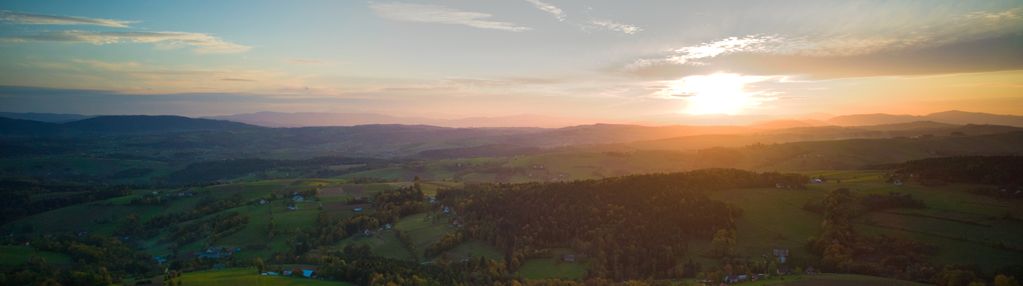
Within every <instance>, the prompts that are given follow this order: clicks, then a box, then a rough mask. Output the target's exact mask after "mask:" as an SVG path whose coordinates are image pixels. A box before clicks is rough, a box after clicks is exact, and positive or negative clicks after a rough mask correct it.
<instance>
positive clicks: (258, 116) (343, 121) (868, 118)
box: [0, 110, 1023, 129]
mask: <svg viewBox="0 0 1023 286" xmlns="http://www.w3.org/2000/svg"><path fill="white" fill-rule="evenodd" d="M0 117H6V118H11V119H23V120H33V121H41V122H49V123H67V122H72V121H78V120H82V119H88V118H92V117H108V116H90V115H80V114H57V113H15V112H0ZM202 119H213V120H221V121H223V120H226V121H233V122H240V123H245V124H249V125H257V126H263V127H310V126H356V125H370V124H402V125H432V126H440V127H455V128H474V127H539V128H561V127H571V126H584V125H589V124H592V123H595V122H594V121H588V120H585V119H580V118H569V117H556V116H541V115H528V114H523V115H512V116H495V117H469V118H459V119H437V118H426V117H402V116H391V115H383V114H376V113H331V112H296V113H285V112H269V111H264V112H256V113H243V114H234V115H223V116H209V117H203V118H202ZM924 121H926V122H933V123H944V124H955V125H965V124H990V125H1004V126H1016V127H1023V116H1019V115H1000V114H990V113H980V112H966V111H957V110H952V111H944V112H938V113H932V114H927V115H898V114H883V113H877V114H852V115H842V116H836V117H832V118H830V119H826V120H813V119H776V120H768V121H761V122H756V123H753V124H749V125H746V126H744V127H749V128H755V129H784V128H795V127H815V126H828V125H836V126H867V125H892V124H903V123H914V122H924ZM705 124H706V122H699V123H697V124H693V125H705ZM625 125H628V124H625ZM638 125H646V124H638ZM658 125H659V124H658ZM726 125H736V124H726Z"/></svg>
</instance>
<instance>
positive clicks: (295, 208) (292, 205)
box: [288, 204, 298, 211]
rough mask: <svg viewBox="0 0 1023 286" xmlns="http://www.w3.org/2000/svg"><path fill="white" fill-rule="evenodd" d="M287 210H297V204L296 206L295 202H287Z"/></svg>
mask: <svg viewBox="0 0 1023 286" xmlns="http://www.w3.org/2000/svg"><path fill="white" fill-rule="evenodd" d="M288 210H289V211H297V210H298V206H296V205H295V204H288Z"/></svg>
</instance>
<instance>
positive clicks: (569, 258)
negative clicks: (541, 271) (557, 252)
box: [561, 254, 575, 262]
mask: <svg viewBox="0 0 1023 286" xmlns="http://www.w3.org/2000/svg"><path fill="white" fill-rule="evenodd" d="M561 260H562V261H565V262H575V255H574V254H565V255H562V256H561Z"/></svg>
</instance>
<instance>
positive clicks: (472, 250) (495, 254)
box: [444, 240, 504, 260]
mask: <svg viewBox="0 0 1023 286" xmlns="http://www.w3.org/2000/svg"><path fill="white" fill-rule="evenodd" d="M444 254H445V255H447V256H448V257H450V258H451V259H453V260H457V259H462V258H474V257H486V258H489V259H494V260H502V259H504V255H503V254H501V251H500V250H498V249H497V248H494V247H493V246H490V245H489V244H487V243H486V242H482V241H478V240H470V241H466V242H463V243H462V244H459V245H458V246H455V248H452V249H450V250H448V251H447V252H445V253H444Z"/></svg>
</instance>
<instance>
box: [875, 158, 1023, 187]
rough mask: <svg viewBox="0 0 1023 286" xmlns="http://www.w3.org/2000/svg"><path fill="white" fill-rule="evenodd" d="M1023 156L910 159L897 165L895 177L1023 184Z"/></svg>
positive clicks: (938, 182)
mask: <svg viewBox="0 0 1023 286" xmlns="http://www.w3.org/2000/svg"><path fill="white" fill-rule="evenodd" d="M1020 170H1023V156H961V157H944V158H930V159H923V160H916V161H909V162H905V163H902V164H899V165H897V166H896V168H895V170H894V172H893V173H892V175H891V176H892V180H896V179H898V180H907V179H909V180H915V181H917V182H920V183H921V184H924V185H943V184H950V183H967V184H985V185H998V186H1003V187H1012V188H1020V187H1023V176H1020Z"/></svg>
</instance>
